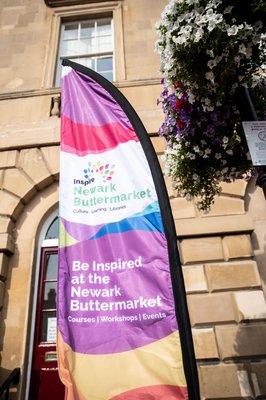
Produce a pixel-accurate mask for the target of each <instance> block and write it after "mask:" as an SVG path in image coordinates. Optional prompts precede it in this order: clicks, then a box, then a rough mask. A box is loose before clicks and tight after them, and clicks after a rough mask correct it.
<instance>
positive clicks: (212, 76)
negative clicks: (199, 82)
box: [205, 71, 214, 83]
mask: <svg viewBox="0 0 266 400" xmlns="http://www.w3.org/2000/svg"><path fill="white" fill-rule="evenodd" d="M205 77H206V79H207V80H209V81H211V82H212V83H214V74H213V72H212V71H210V72H206V74H205Z"/></svg>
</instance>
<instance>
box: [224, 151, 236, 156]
mask: <svg viewBox="0 0 266 400" xmlns="http://www.w3.org/2000/svg"><path fill="white" fill-rule="evenodd" d="M226 153H227V154H229V155H230V156H232V155H233V154H234V153H233V150H231V149H229V150H226Z"/></svg>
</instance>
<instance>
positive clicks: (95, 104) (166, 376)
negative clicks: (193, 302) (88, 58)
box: [57, 61, 197, 400]
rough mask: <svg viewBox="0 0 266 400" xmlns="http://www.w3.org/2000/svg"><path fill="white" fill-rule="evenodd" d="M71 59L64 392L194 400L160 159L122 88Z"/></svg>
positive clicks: (62, 295)
mask: <svg viewBox="0 0 266 400" xmlns="http://www.w3.org/2000/svg"><path fill="white" fill-rule="evenodd" d="M65 64H66V65H65V66H64V74H63V78H62V105H61V161H60V162H61V165H60V171H61V176H60V251H59V274H58V294H57V297H58V299H57V310H58V311H57V313H58V316H57V320H58V340H57V350H58V357H59V374H60V377H61V380H62V382H63V383H64V384H65V386H66V399H67V400H137V399H138V400H141V399H142V400H174V399H175V400H182V399H188V388H187V381H188V380H191V379H190V378H189V379H187V377H185V373H184V365H183V358H184V351H183V355H182V346H181V343H180V330H179V327H178V323H177V317H176V312H177V307H176V297H177V296H178V295H179V294H175V290H173V280H174V281H175V280H177V279H178V276H177V275H176V272H175V270H177V269H178V267H180V265H179V260H178V254H177V249H176V243H175V242H176V240H175V233H174V231H173V233H171V234H170V235H169V233H168V231H169V229H172V226H173V221H172V217H171V213H170V211H169V210H170V207H169V203H168V199H167V195H166V192H165V188H164V186H163V185H164V184H163V179H162V176H161V172H159V171H160V168H159V165H157V164H158V161H157V158H156V155H155V153H154V150H153V149H152V146H151V144H150V141H149V138H148V137H147V135H146V133H145V134H144V133H143V132H144V128H143V125H142V124H141V123H140V121H139V119H138V118H137V116H136V115H135V114H134V111H133V114H134V115H133V116H134V118H135V121H137V122H134V123H132V121H131V120H130V118H129V116H130V114H131V113H132V108H131V106H130V105H129V103H127V101H126V100H125V99H124V98H123V96H122V95H121V94H120V92H118V90H117V89H116V88H114V87H113V85H112V84H111V83H110V82H108V81H106V80H105V79H104V78H101V77H100V78H99V76H98V74H96V73H94V72H93V71H90V70H87V69H86V68H85V67H82V66H79V65H77V64H75V63H72V62H70V61H66V62H65ZM121 101H122V104H123V108H122V106H121ZM134 118H133V119H134ZM147 153H149V154H150V156H149V157H150V160H148V159H147ZM151 160H153V161H152V162H153V163H157V164H156V167H155V168H154V170H153V168H151V167H150V163H151ZM160 188H161V190H162V191H163V195H160V194H159V195H158V190H159V189H160ZM162 199H166V200H164V201H165V203H164V205H163V208H164V210H163V211H162V204H163V203H162ZM167 221H168V222H167ZM166 222H167V223H166ZM166 225H167V226H166ZM171 235H172V236H171ZM173 238H174V240H172V239H173ZM170 239H171V241H172V242H173V243H174V244H173V243H172V244H170V249H169V242H170ZM170 258H173V261H172V264H173V265H174V268H172V267H171V262H170ZM181 278H182V277H181ZM181 278H180V279H181ZM179 287H181V288H182V282H181V284H179ZM182 296H183V297H184V298H185V294H184V292H183V293H182ZM184 302H185V300H184V299H183V300H181V301H180V303H182V304H185V303H184ZM182 307H183V308H184V306H182ZM185 311H186V310H185ZM182 323H183V322H182ZM186 324H188V318H187V321H186ZM187 335H188V338H189V335H190V333H188V334H187ZM183 336H184V335H183ZM190 340H191V338H190ZM191 344H192V341H190V342H189V344H188V346H190V354H192V355H193V348H192V347H191ZM187 353H189V352H187ZM192 364H193V361H192ZM189 365H191V362H190V364H189ZM189 368H190V367H186V370H187V371H189ZM193 373H195V371H194V372H193ZM189 390H192V391H191V393H196V395H195V396H194V394H193V396H194V397H193V400H194V399H197V388H195V387H194V388H192V389H189ZM191 398H192V397H191Z"/></svg>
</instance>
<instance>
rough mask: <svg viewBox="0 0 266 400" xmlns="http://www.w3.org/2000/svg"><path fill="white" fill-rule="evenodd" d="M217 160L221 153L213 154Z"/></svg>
mask: <svg viewBox="0 0 266 400" xmlns="http://www.w3.org/2000/svg"><path fill="white" fill-rule="evenodd" d="M214 157H215V158H216V159H217V160H220V158H222V155H221V153H215V156H214Z"/></svg>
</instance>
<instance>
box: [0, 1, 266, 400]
mask: <svg viewBox="0 0 266 400" xmlns="http://www.w3.org/2000/svg"><path fill="white" fill-rule="evenodd" d="M166 3H167V1H166V0H109V1H108V0H107V1H99V0H98V1H97V0H95V1H90V0H46V2H45V1H44V0H1V6H0V54H1V58H0V309H1V313H0V319H1V328H0V351H1V359H0V366H1V382H2V381H3V380H4V379H5V377H6V376H7V375H8V374H9V373H10V372H11V371H12V370H13V369H14V368H16V367H19V368H21V379H20V384H19V386H18V389H17V390H15V391H14V393H13V395H12V398H14V399H20V400H23V399H27V398H28V392H29V377H30V367H31V357H32V353H33V348H32V346H33V344H32V337H33V335H34V332H33V331H34V326H33V324H32V320H33V318H35V317H34V313H35V311H36V302H37V300H36V296H37V295H36V285H37V284H36V282H37V281H38V274H39V267H38V263H39V262H40V255H39V251H40V237H41V235H42V231H43V229H44V228H43V227H44V225H45V224H46V223H47V221H48V220H49V217H50V216H51V215H54V214H56V210H57V208H58V177H59V129H60V117H59V105H60V104H59V103H60V88H58V87H56V85H55V84H54V76H55V69H56V64H57V57H58V46H59V39H60V26H61V25H62V23H64V22H65V21H66V22H68V21H73V20H75V19H77V20H78V21H81V20H84V19H91V18H93V19H95V18H96V19H97V18H100V17H101V16H104V17H106V16H108V18H109V17H110V16H111V17H112V19H113V32H114V73H115V79H114V83H115V85H116V86H117V87H118V88H119V89H120V90H121V91H122V93H123V94H124V95H125V96H126V97H127V99H128V100H129V101H130V102H131V104H132V105H133V107H134V108H135V109H136V111H137V113H138V114H139V116H140V118H141V119H142V121H143V123H144V125H145V127H146V129H147V131H148V133H149V135H150V136H151V140H152V143H153V145H154V147H155V149H156V152H157V154H158V157H160V156H161V155H162V154H163V151H164V147H165V143H164V141H163V139H161V138H159V137H158V136H157V133H156V132H157V130H158V128H159V126H160V124H161V121H162V118H163V116H162V113H161V110H160V108H159V107H158V106H157V105H156V100H157V98H158V97H159V95H160V91H161V85H160V76H159V72H158V70H159V58H158V55H156V54H155V53H154V44H155V41H156V33H155V29H154V25H155V22H156V21H157V20H158V19H159V18H160V14H161V12H162V10H163V8H164V6H165V4H166ZM166 183H167V187H168V190H169V197H170V200H171V205H172V211H173V215H174V219H175V224H176V231H177V240H178V246H179V250H180V256H181V261H182V265H183V274H184V280H185V287H186V292H187V300H188V307H189V312H190V319H191V326H192V332H193V340H194V346H195V354H196V359H197V364H198V371H199V380H200V390H201V398H202V399H208V400H211V399H220V400H221V399H263V398H264V399H265V398H266V303H265V294H266V292H265V290H266V286H265V284H266V258H265V253H266V234H265V232H266V203H265V199H264V197H263V193H262V191H261V189H259V188H257V187H256V186H255V182H254V181H253V180H251V181H250V182H244V181H238V182H236V183H234V184H223V187H222V189H223V190H222V194H221V196H220V197H219V198H217V199H216V201H215V204H214V205H213V207H212V209H211V211H210V212H209V213H202V212H200V211H199V210H198V209H197V207H196V203H195V201H194V200H192V201H187V200H185V199H183V198H180V197H178V196H177V194H176V193H175V192H173V191H172V189H171V183H170V181H169V180H168V179H167V182H166ZM37 286H38V285H37Z"/></svg>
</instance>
